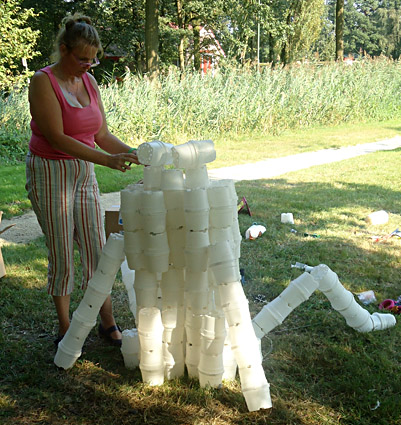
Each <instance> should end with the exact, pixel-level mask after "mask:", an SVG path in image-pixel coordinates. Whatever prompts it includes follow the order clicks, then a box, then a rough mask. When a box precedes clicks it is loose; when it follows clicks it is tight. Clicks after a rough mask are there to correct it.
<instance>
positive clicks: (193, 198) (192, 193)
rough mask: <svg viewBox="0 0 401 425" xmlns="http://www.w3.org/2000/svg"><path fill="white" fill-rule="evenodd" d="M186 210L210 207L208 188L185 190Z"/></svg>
mask: <svg viewBox="0 0 401 425" xmlns="http://www.w3.org/2000/svg"><path fill="white" fill-rule="evenodd" d="M184 209H185V211H198V210H207V209H209V201H208V197H207V190H206V189H187V190H185V191H184Z"/></svg>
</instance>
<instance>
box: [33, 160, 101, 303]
mask: <svg viewBox="0 0 401 425" xmlns="http://www.w3.org/2000/svg"><path fill="white" fill-rule="evenodd" d="M26 178H27V184H26V189H27V191H28V198H29V199H30V201H31V203H32V207H33V210H34V212H35V214H36V216H37V218H38V222H39V224H40V227H41V228H42V231H43V233H44V235H45V237H46V245H47V248H48V260H49V265H48V287H47V290H48V293H49V294H51V295H57V296H60V295H68V294H70V293H71V292H72V290H73V288H74V241H75V242H76V243H77V246H78V249H79V253H80V259H81V264H82V273H83V275H82V288H83V289H84V288H85V287H86V285H87V283H88V280H89V279H90V278H91V277H92V274H93V273H94V272H95V270H96V267H97V263H98V261H99V259H100V255H101V252H102V249H103V245H104V243H105V236H104V227H103V219H102V214H101V210H100V199H99V189H98V185H97V181H96V176H95V172H94V165H93V164H92V163H90V162H87V161H82V160H80V159H72V160H53V159H46V158H41V157H39V156H37V155H34V154H32V153H28V156H27V159H26Z"/></svg>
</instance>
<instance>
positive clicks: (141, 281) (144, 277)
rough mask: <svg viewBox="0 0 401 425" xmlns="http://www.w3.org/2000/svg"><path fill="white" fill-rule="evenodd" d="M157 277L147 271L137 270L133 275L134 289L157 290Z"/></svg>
mask: <svg viewBox="0 0 401 425" xmlns="http://www.w3.org/2000/svg"><path fill="white" fill-rule="evenodd" d="M157 286H158V276H157V273H152V272H149V271H147V270H138V271H137V272H136V273H135V282H134V288H140V289H150V288H155V289H156V288H157Z"/></svg>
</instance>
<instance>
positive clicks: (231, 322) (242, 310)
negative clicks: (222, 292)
mask: <svg viewBox="0 0 401 425" xmlns="http://www.w3.org/2000/svg"><path fill="white" fill-rule="evenodd" d="M224 314H225V317H226V320H227V323H228V326H236V325H238V324H240V323H245V322H246V321H250V320H251V315H250V313H249V307H248V301H246V302H245V301H244V302H243V303H238V304H236V303H232V304H230V305H229V306H228V307H227V308H224Z"/></svg>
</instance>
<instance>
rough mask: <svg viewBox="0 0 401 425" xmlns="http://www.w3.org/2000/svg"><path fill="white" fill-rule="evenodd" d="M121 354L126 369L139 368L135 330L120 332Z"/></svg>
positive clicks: (136, 332) (137, 341) (137, 339)
mask: <svg viewBox="0 0 401 425" xmlns="http://www.w3.org/2000/svg"><path fill="white" fill-rule="evenodd" d="M121 353H122V355H123V358H124V365H125V367H126V368H127V369H135V368H137V367H138V366H139V353H140V345H139V335H138V330H137V329H125V330H123V332H122V342H121Z"/></svg>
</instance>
